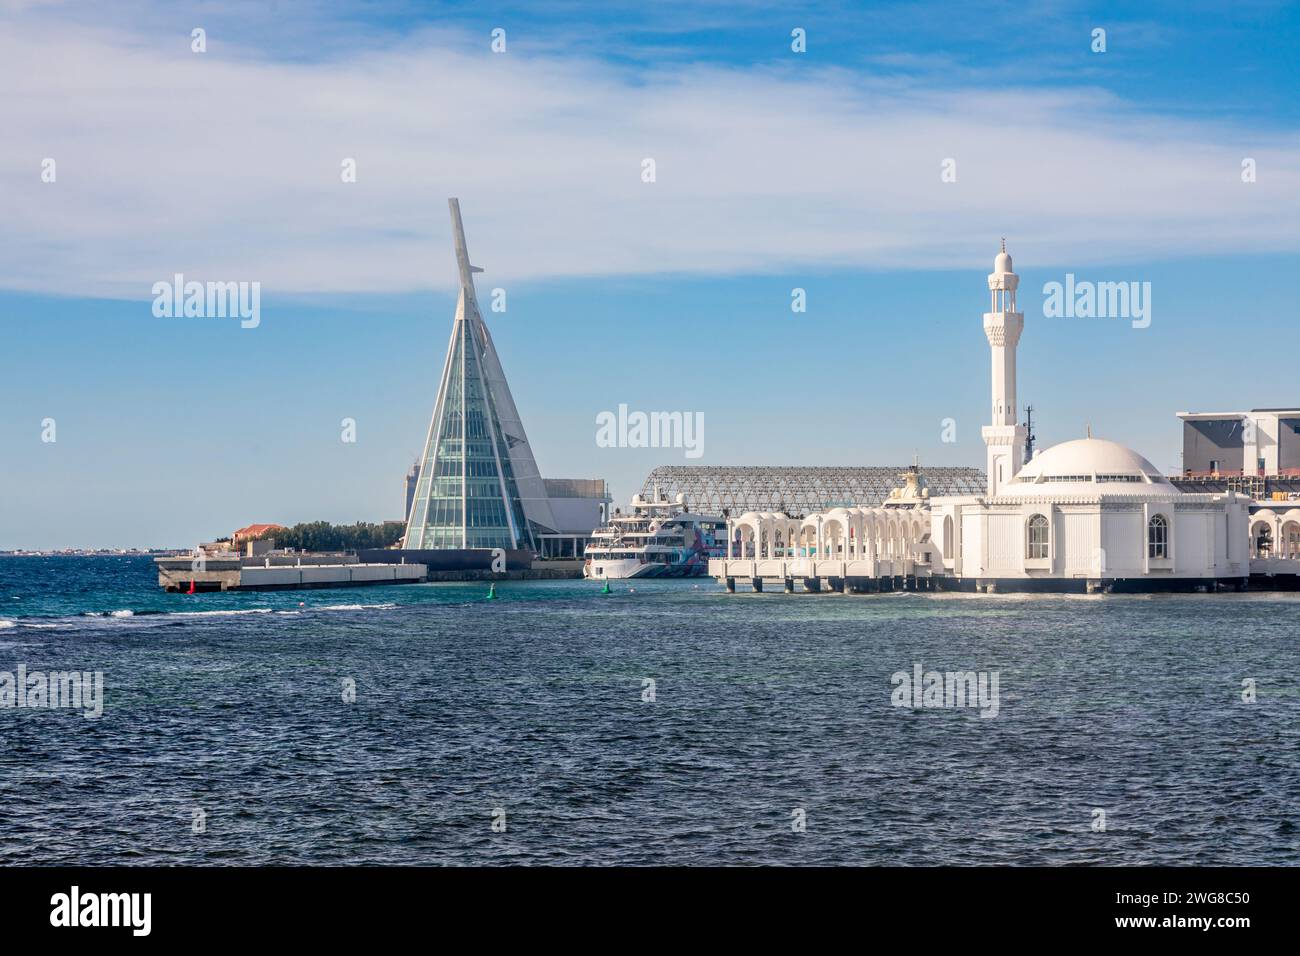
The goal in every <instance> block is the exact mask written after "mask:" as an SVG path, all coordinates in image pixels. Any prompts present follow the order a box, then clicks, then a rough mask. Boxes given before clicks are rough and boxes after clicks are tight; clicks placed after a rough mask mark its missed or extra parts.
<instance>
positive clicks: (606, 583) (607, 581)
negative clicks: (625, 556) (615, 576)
mask: <svg viewBox="0 0 1300 956" xmlns="http://www.w3.org/2000/svg"><path fill="white" fill-rule="evenodd" d="M600 593H601V594H608V593H609V578H606V579H605V586H604V587H603V588H601V590H600Z"/></svg>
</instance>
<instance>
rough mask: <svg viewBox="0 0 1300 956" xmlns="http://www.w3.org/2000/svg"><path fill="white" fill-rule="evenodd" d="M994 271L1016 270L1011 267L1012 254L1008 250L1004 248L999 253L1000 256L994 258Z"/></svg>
mask: <svg viewBox="0 0 1300 956" xmlns="http://www.w3.org/2000/svg"><path fill="white" fill-rule="evenodd" d="M993 271H994V272H1015V271H1016V270H1015V269H1013V268H1011V254H1010V253H1009V252H1007V250H1005V249H1003V250H1002V251H1001V252H999V253H998V257H997V258H996V259H994V260H993Z"/></svg>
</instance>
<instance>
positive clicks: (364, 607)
mask: <svg viewBox="0 0 1300 956" xmlns="http://www.w3.org/2000/svg"><path fill="white" fill-rule="evenodd" d="M391 607H397V605H396V604H323V605H321V606H320V607H313V608H308V610H309V611H383V610H387V609H388V608H391Z"/></svg>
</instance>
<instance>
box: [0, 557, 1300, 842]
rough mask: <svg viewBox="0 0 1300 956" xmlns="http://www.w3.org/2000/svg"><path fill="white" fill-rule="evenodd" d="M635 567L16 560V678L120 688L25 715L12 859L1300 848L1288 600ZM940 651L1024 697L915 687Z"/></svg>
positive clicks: (5, 589)
mask: <svg viewBox="0 0 1300 956" xmlns="http://www.w3.org/2000/svg"><path fill="white" fill-rule="evenodd" d="M615 587H616V591H615V593H613V594H610V595H601V594H599V593H598V591H599V586H598V585H592V584H587V583H586V582H576V581H574V582H569V581H566V582H536V583H506V584H503V585H501V586H499V587H498V594H499V595H500V598H499V599H498V600H496V601H490V602H489V601H485V600H484V596H485V593H486V591H485V587H484V586H483V585H479V584H468V585H417V586H405V587H388V588H362V589H353V590H331V591H303V592H281V593H269V594H268V593H259V594H227V595H220V594H207V595H195V596H186V595H167V594H164V593H162V592H160V591H158V590H157V588H156V586H155V575H154V573H153V569H152V565H151V563H150V562H149V561H148V560H147V559H143V558H48V559H47V558H0V671H4V670H8V671H14V670H15V669H16V667H17V665H18V664H19V663H24V664H26V665H27V667H28V669H29V670H42V669H43V670H68V669H77V670H102V671H103V672H104V673H105V679H106V683H107V693H106V701H105V710H104V715H103V717H102V718H100V719H99V720H87V719H85V718H84V717H82V716H81V715H80V714H79V713H78V712H74V711H69V710H48V709H47V710H28V709H21V710H20V709H0V864H14V863H21V864H36V863H41V864H52V863H87V864H107V863H190V864H194V863H221V864H254V863H282V864H297V863H330V864H371V863H399V864H403V863H426V864H431V863H432V864H437V863H459V864H481V863H489V864H490V863H560V864H564V863H594V864H612V863H621V864H657V863H667V864H759V863H763V864H814V863H817V864H836V863H863V864H917V865H932V864H942V863H960V864H971V863H979V864H994V863H1047V864H1119V863H1137V864H1145V863H1171V864H1193V863H1201V864H1209V863H1216V864H1248V865H1254V864H1288V863H1289V864H1294V863H1297V862H1300V807H1297V796H1298V795H1300V677H1298V676H1297V675H1300V651H1298V650H1297V648H1298V646H1300V599H1297V598H1296V597H1293V596H1288V595H1251V594H1246V595H1217V596H1215V595H1170V596H1144V597H1136V596H1135V597H1119V596H1106V597H1042V596H1034V597H1025V598H1012V597H1006V596H1003V597H995V596H974V595H971V596H957V595H938V596H936V595H907V594H898V595H876V596H852V595H832V594H824V595H805V594H799V595H783V594H762V595H756V594H734V595H727V594H725V593H723V592H721V590H720V589H718V588H717V586H716V585H715V584H713V582H711V581H708V580H706V581H703V582H698V583H693V582H659V583H645V584H640V585H635V591H633V590H632V589H631V588H630V587H629V586H628V584H627V582H624V583H621V584H617V583H616V585H615ZM299 602H302V606H299ZM125 611H130V612H134V613H133V614H132V615H131V616H125V615H119V616H115V617H110V616H85V614H86V612H91V613H93V614H95V615H102V614H109V613H112V612H125ZM915 662H920V663H921V664H922V665H923V667H924V668H925V669H927V670H930V669H933V670H957V669H962V670H964V669H972V670H985V671H993V670H996V671H997V672H998V674H999V689H1000V711H999V713H998V716H997V717H995V718H992V719H985V718H980V717H979V716H977V712H976V711H973V710H957V709H928V710H915V711H914V710H911V709H902V708H896V707H894V706H892V704H891V699H890V698H891V691H892V689H893V687H892V685H891V683H890V675H891V674H893V673H894V672H896V671H900V670H905V671H910V670H911V669H912V666H913V664H914V663H915ZM1248 677H1249V678H1255V679H1256V680H1257V682H1258V684H1257V686H1258V699H1257V702H1256V703H1254V704H1246V703H1243V702H1242V700H1241V690H1242V687H1241V681H1242V679H1243V678H1248ZM646 678H652V679H653V680H654V681H655V682H656V686H655V693H656V700H655V701H654V702H653V703H647V702H643V700H642V687H643V680H644V679H646ZM346 679H350V680H352V681H354V682H355V686H356V700H355V702H354V703H345V702H344V701H343V699H342V696H343V686H344V681H345V680H346ZM498 808H500V809H504V810H505V813H506V816H505V823H506V830H505V832H493V829H492V822H493V813H494V811H496V810H497V809H498ZM1094 808H1100V809H1104V810H1105V811H1106V827H1107V828H1106V831H1105V832H1094V831H1093V830H1092V825H1093V821H1094V815H1093V811H1094ZM196 809H201V810H202V811H203V812H204V814H205V815H206V816H205V832H203V833H199V834H196V833H194V832H192V831H193V826H192V823H193V819H194V812H195V810H196ZM795 810H802V811H803V812H804V813H805V814H806V821H807V829H806V831H804V832H801V833H796V832H793V831H792V828H791V820H792V812H793V811H795Z"/></svg>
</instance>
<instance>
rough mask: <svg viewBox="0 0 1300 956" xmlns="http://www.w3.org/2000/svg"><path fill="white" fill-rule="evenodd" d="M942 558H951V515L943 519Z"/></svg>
mask: <svg viewBox="0 0 1300 956" xmlns="http://www.w3.org/2000/svg"><path fill="white" fill-rule="evenodd" d="M943 556H944V557H945V558H951V557H952V515H947V516H946V517H945V518H944V519H943Z"/></svg>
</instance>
